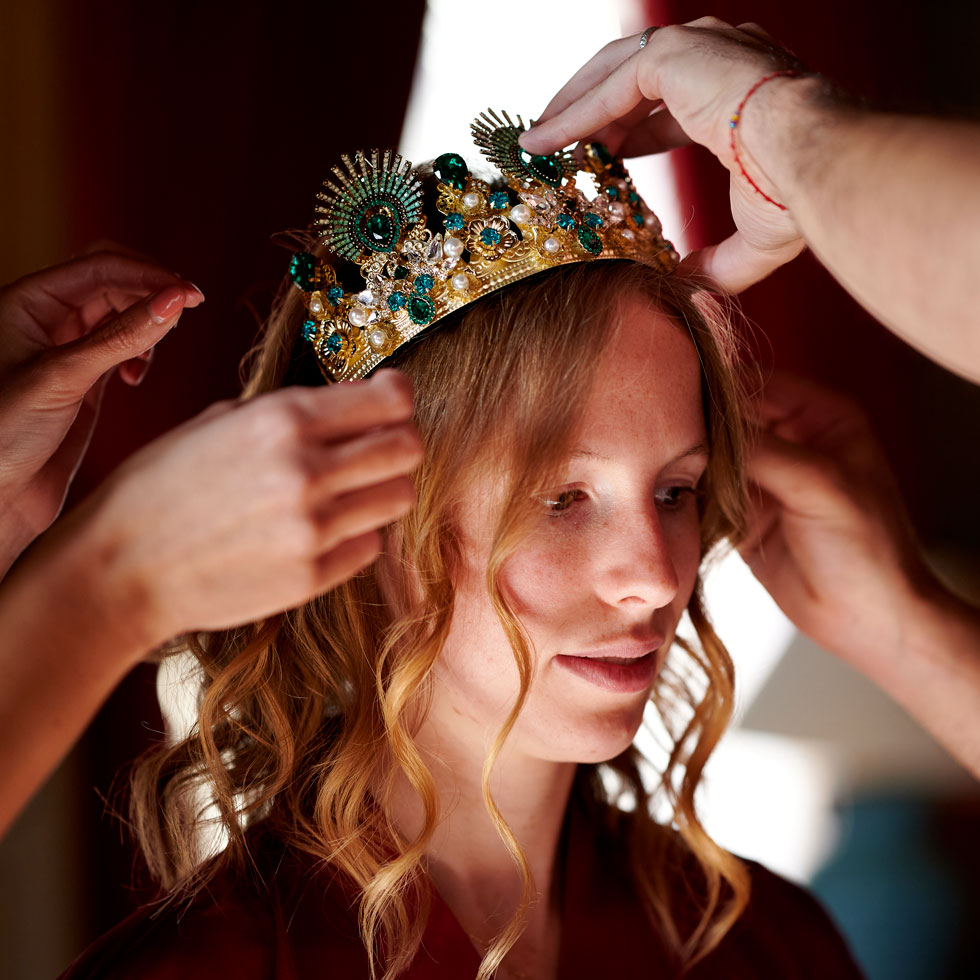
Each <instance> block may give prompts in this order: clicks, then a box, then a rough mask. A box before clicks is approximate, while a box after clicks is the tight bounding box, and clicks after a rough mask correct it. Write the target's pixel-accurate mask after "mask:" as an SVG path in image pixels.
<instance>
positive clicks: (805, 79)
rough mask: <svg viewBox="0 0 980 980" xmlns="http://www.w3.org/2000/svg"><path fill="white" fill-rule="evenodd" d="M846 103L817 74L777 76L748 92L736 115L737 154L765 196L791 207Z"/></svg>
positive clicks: (816, 169) (812, 175)
mask: <svg viewBox="0 0 980 980" xmlns="http://www.w3.org/2000/svg"><path fill="white" fill-rule="evenodd" d="M844 105H845V103H844V101H843V99H842V98H841V97H840V95H839V94H838V93H837V91H836V89H835V88H834V86H833V85H832V84H831V83H829V82H828V81H827V80H826V79H825V78H823V77H822V76H820V75H797V76H789V75H780V76H778V77H774V78H772V79H770V80H769V81H767V82H766V83H765V84H764V85H762V86H760V87H759V88H758V89H757V90H756V91H755V92H754V93H753V94H752V97H751V98H750V99H749V100H748V101H747V102H746V103H745V105H744V107H743V110H742V113H741V115H740V119H739V124H738V140H739V154H740V157H742V158H743V163H744V165H745V167H746V169H747V170H748V171H749V172H750V173H751V174H752V177H753V179H754V181H755V182H756V183H757V184H758V185H759V187H760V188H761V189H762V190H763V192H764V193H765V194H766V195H767V196H769V197H772V198H773V199H775V200H777V201H779V202H780V203H781V204H783V205H784V206H785V207H786V208H787V209H788V210H790V211H792V210H793V205H794V201H795V200H796V199H797V198H798V196H799V193H800V191H801V189H804V188H806V186H807V185H808V183H809V182H810V181H811V180H813V179H816V178H817V177H818V176H819V173H820V171H821V170H822V168H823V165H824V162H825V160H824V158H825V155H826V150H825V149H824V147H825V145H826V140H825V135H826V130H827V128H828V127H829V126H831V125H833V123H834V122H835V121H836V120H837V119H838V118H839V117H840V114H841V113H842V112H843V111H844Z"/></svg>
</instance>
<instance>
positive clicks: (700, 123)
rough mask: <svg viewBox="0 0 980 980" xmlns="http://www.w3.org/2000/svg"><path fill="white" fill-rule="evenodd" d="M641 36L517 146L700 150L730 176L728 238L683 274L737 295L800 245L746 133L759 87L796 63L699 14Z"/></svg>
mask: <svg viewBox="0 0 980 980" xmlns="http://www.w3.org/2000/svg"><path fill="white" fill-rule="evenodd" d="M646 36H647V38H648V40H647V43H645V44H644V45H643V46H642V48H641V46H640V40H641V37H640V36H639V35H634V36H631V37H625V38H621V39H619V40H617V41H613V42H611V43H610V44H607V45H606V46H605V47H604V48H603V49H602V50H601V51H600V52H599V53H598V54H597V55H596V56H595V57H594V58H593V59H592V60H591V61H589V62H588V63H587V64H586V65H584V66H583V67H582V68H581V69H580V70H579V71H578V72H577V73H576V74H575V75H574V76H573V77H572V79H571V80H570V81H569V82H568V83H567V84H566V85H565V86H564V88H562V89H561V91H559V92H558V94H557V95H556V96H555V97H554V98H553V99H552V100H551V102H550V103H549V105H548V106H547V108H546V109H545V111H544V112H543V113H542V114H541V116H540V117H539V119H538V120H537V123H536V125H535V126H534V128H533V129H532V130H531V131H530V132H529V133H527V134H526V135H525V136H524V137H522V139H521V144H522V146H524V148H525V149H526V150H528V151H530V152H531V153H550V152H552V151H554V150H556V149H558V148H559V147H562V146H567V145H569V144H570V143H573V142H575V141H576V140H580V139H583V138H585V137H594V138H596V139H599V140H601V141H602V142H604V143H606V145H607V146H608V147H609V148H610V149H611V150H612V151H613V152H615V153H618V154H621V155H622V156H626V157H634V156H641V155H643V154H646V153H657V152H661V151H664V150H670V149H673V148H675V147H678V146H684V145H687V144H689V143H699V144H701V145H702V146H705V147H707V148H708V149H709V150H710V151H711V152H712V153H714V155H715V156H716V157H717V158H718V160H719V161H721V163H722V164H724V166H725V167H727V168H728V170H729V171H730V172H731V206H732V217H733V218H734V220H735V225H736V228H737V231H736V232H735V233H734V234H733V235H732V236H731V237H730V238H728V239H727V240H725V241H724V242H721V243H720V244H718V245H714V246H711V247H709V248H705V249H702V250H700V251H699V252H695V253H692V254H691V255H690V256H688V257H687V259H686V260H685V267H686V268H688V269H690V270H692V271H698V272H701V273H702V274H704V275H706V276H708V277H709V278H710V279H711V280H713V281H714V282H715V283H716V285H718V286H719V287H721V288H722V289H724V290H727V291H729V292H739V291H740V290H742V289H744V288H746V287H747V286H750V285H751V284H752V283H754V282H757V281H758V280H759V279H762V278H764V277H765V276H766V275H768V274H769V273H770V272H771V271H772V270H773V269H775V268H777V267H778V266H780V265H782V264H784V263H785V262H788V261H790V259H792V258H794V257H795V256H796V255H798V254H799V253H800V251H802V249H803V246H804V242H803V238H802V237H801V235H800V231H799V229H798V228H797V225H796V223H795V221H794V220H793V215H792V214H791V213H789V212H788V211H787V210H785V208H783V207H781V206H779V205H778V204H777V203H773V202H779V188H778V187H775V186H774V185H772V184H771V183H770V181H769V180H768V178H767V175H766V174H765V173H764V172H763V170H762V169H761V168H760V167H759V166H758V164H757V162H756V161H754V160H753V158H752V152H751V147H752V137H751V132H752V129H753V127H754V126H755V125H757V124H759V123H763V124H764V121H765V97H766V95H768V92H767V89H772V88H775V87H776V86H778V85H781V84H801V83H802V84H808V81H807V80H804V79H791V78H789V76H788V75H787V74H784V73H787V72H790V71H796V70H797V69H798V65H797V63H796V60H795V59H794V58H793V56H792V55H791V54H790V53H789V52H787V51H785V50H784V49H782V48H780V47H779V46H778V45H776V44H774V43H773V41H772V39H771V38H770V37H769V36H768V35H767V34H766V33H765V32H764V31H763V30H762V29H761V28H759V27H757V26H756V25H753V24H743V25H742V26H741V27H738V28H734V27H731V26H730V25H729V24H726V23H724V22H723V21H720V20H718V19H717V18H715V17H703V18H701V19H700V20H696V21H692V22H691V23H689V24H683V25H677V26H671V27H661V28H657V29H655V30H654V31H653V32H652V33H648V34H647V35H646ZM775 73H778V74H775ZM774 75H775V77H771V78H770V76H774ZM763 79H767V81H765V82H764V83H763V84H762V85H761V86H759V87H758V88H757V89H755V90H754V91H753V89H754V87H755V86H757V85H758V83H759V82H760V81H761V80H763ZM750 92H751V93H752V94H751V97H750V98H748V99H747V98H746V96H747V95H748V94H749V93H750ZM739 107H741V112H740V113H739V120H738V122H737V125H735V126H732V119H733V115H735V113H736V111H737V110H738V109H739ZM733 147H734V150H733Z"/></svg>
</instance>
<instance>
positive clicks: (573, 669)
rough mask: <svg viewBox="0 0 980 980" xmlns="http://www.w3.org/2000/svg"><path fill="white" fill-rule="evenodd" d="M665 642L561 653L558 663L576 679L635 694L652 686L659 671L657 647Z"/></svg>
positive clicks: (656, 640) (659, 640) (618, 692)
mask: <svg viewBox="0 0 980 980" xmlns="http://www.w3.org/2000/svg"><path fill="white" fill-rule="evenodd" d="M662 643H663V640H662V639H659V638H654V639H653V640H652V641H650V642H649V643H648V642H647V641H644V642H640V643H634V642H630V643H626V644H616V645H615V646H607V647H601V648H599V649H597V650H589V651H586V652H582V653H576V654H559V655H558V656H556V657H555V658H554V662H555V664H557V666H558V667H559V668H561V669H562V670H566V671H568V672H569V673H570V674H572V675H574V676H575V677H577V678H579V679H581V680H583V681H585V682H587V683H589V684H591V685H593V686H595V687H599V688H602V689H603V690H606V691H611V692H614V693H617V694H635V693H637V692H639V691H645V690H647V689H648V688H649V687H650V685H652V684H653V681H654V678H655V677H656V676H657V670H658V668H659V658H658V657H657V648H658V647H660V646H661V645H662Z"/></svg>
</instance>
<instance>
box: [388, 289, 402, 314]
mask: <svg viewBox="0 0 980 980" xmlns="http://www.w3.org/2000/svg"><path fill="white" fill-rule="evenodd" d="M405 302H406V296H405V294H404V293H392V294H391V295H390V296H389V297H388V307H389V309H392V310H403V309H405Z"/></svg>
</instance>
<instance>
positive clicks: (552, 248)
mask: <svg viewBox="0 0 980 980" xmlns="http://www.w3.org/2000/svg"><path fill="white" fill-rule="evenodd" d="M560 248H561V242H560V241H558V239H557V238H546V239H545V240H544V250H545V251H546V252H550V253H551V254H552V255H554V254H555V252H557V251H558V249H560Z"/></svg>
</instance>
